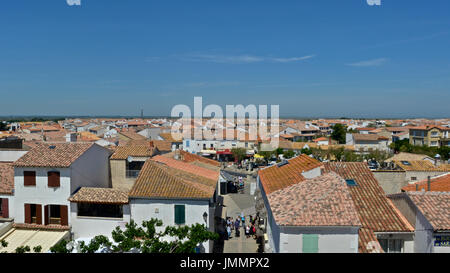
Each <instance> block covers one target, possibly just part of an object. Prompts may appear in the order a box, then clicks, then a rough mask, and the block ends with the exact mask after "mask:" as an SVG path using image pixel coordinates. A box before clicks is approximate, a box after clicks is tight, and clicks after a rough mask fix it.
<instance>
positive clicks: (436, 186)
mask: <svg viewBox="0 0 450 273" xmlns="http://www.w3.org/2000/svg"><path fill="white" fill-rule="evenodd" d="M416 185H417V187H418V189H417V190H419V191H422V190H425V191H428V179H425V180H422V181H419V182H416V183H414V184H409V185H407V186H404V187H403V188H402V191H416ZM430 187H431V189H430V191H448V192H450V173H447V174H443V175H439V176H435V177H432V178H430Z"/></svg>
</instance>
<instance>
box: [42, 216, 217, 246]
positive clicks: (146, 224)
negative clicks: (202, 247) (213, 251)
mask: <svg viewBox="0 0 450 273" xmlns="http://www.w3.org/2000/svg"><path fill="white" fill-rule="evenodd" d="M162 225H163V222H162V221H161V220H159V219H154V218H152V219H150V220H149V221H143V222H142V226H138V225H137V224H136V223H135V222H134V221H133V220H131V221H130V223H127V224H126V225H125V230H122V229H121V228H120V227H116V229H115V230H114V231H113V232H112V239H113V241H114V242H111V241H110V240H109V239H108V237H106V236H103V235H98V236H95V237H94V238H93V239H92V240H91V241H90V242H89V243H87V244H86V243H84V242H82V243H80V252H82V253H95V252H96V251H98V250H100V249H104V250H105V252H109V253H123V252H131V251H136V252H141V253H194V252H195V249H196V247H197V246H198V245H199V244H200V243H203V242H206V241H208V240H217V239H218V237H219V236H218V234H216V233H214V232H211V231H208V230H207V228H206V227H205V225H200V224H195V225H191V226H175V227H174V226H167V227H166V228H165V229H164V230H160V231H158V227H161V226H162ZM164 238H171V240H170V241H169V240H165V239H164ZM66 246H67V242H65V241H64V242H61V243H60V244H59V245H58V246H55V247H52V248H51V249H50V251H51V252H53V253H67V252H71V251H68V250H67V247H66Z"/></svg>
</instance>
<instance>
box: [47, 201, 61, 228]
mask: <svg viewBox="0 0 450 273" xmlns="http://www.w3.org/2000/svg"><path fill="white" fill-rule="evenodd" d="M49 209H50V214H49V215H50V217H49V223H50V224H51V225H61V209H60V207H59V205H50V208H49Z"/></svg>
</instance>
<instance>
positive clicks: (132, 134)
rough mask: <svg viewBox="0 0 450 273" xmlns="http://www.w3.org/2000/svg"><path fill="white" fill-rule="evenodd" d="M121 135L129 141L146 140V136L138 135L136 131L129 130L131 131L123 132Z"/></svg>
mask: <svg viewBox="0 0 450 273" xmlns="http://www.w3.org/2000/svg"><path fill="white" fill-rule="evenodd" d="M119 134H121V135H122V136H124V137H126V138H128V139H134V140H137V139H146V138H145V136H142V135H140V134H138V133H136V132H135V131H132V130H129V131H121V132H119Z"/></svg>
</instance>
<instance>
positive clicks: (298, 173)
mask: <svg viewBox="0 0 450 273" xmlns="http://www.w3.org/2000/svg"><path fill="white" fill-rule="evenodd" d="M288 162H289V164H286V165H284V166H281V167H279V166H278V165H274V166H271V167H267V168H264V169H262V170H260V171H259V172H258V175H259V178H260V181H261V184H262V186H263V188H264V192H265V193H266V194H267V195H268V194H270V193H272V192H274V191H277V190H280V189H283V188H286V187H289V186H291V185H293V184H296V183H299V182H301V181H304V180H305V177H303V175H302V172H303V171H309V170H312V169H315V168H318V167H321V166H322V163H320V162H319V161H317V160H315V159H313V158H311V157H309V156H307V155H305V154H302V155H300V156H297V157H294V158H291V159H289V160H288Z"/></svg>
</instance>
